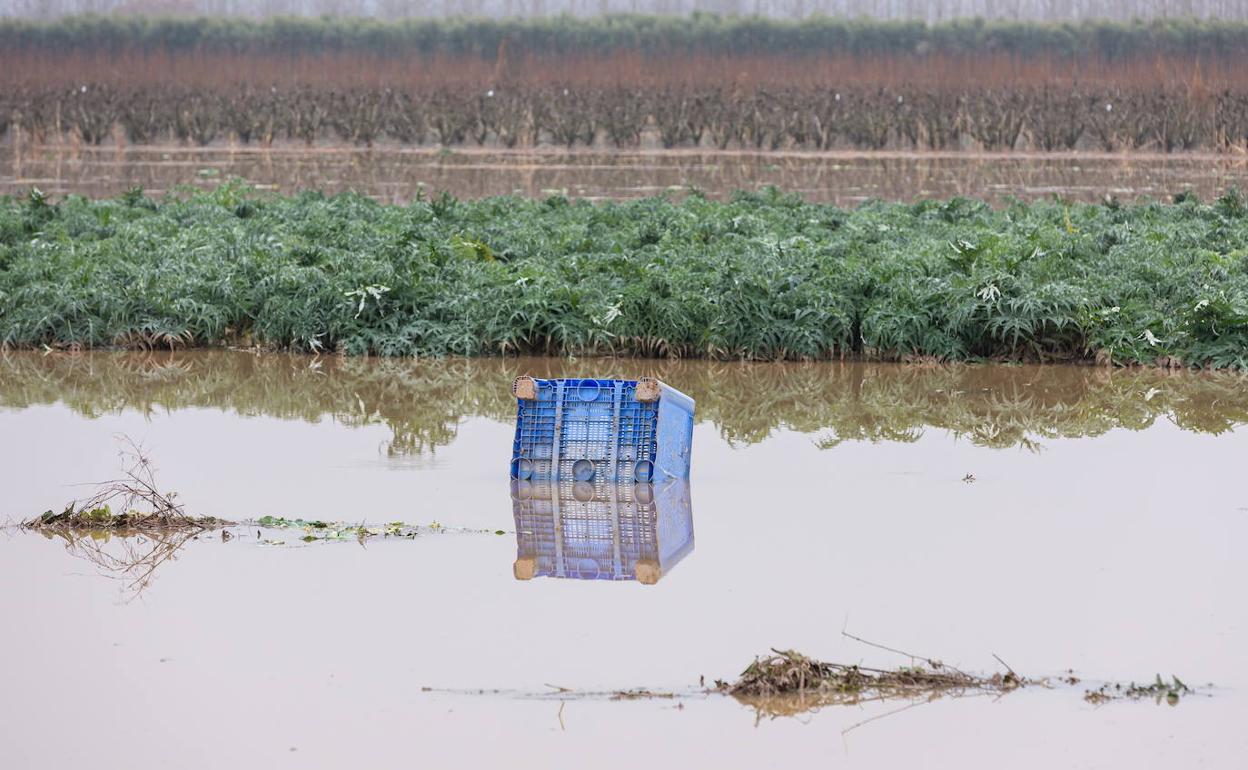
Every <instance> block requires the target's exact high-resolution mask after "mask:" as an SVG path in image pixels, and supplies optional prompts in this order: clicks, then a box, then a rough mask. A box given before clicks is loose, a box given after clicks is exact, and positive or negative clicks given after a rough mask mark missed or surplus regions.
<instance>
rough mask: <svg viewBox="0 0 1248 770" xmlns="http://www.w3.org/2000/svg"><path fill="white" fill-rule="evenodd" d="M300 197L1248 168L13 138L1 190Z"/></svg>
mask: <svg viewBox="0 0 1248 770" xmlns="http://www.w3.org/2000/svg"><path fill="white" fill-rule="evenodd" d="M232 178H239V179H244V180H246V181H248V182H250V183H252V184H255V185H256V186H257V187H260V188H263V189H267V190H272V191H280V192H282V193H293V192H297V191H300V190H319V191H322V192H324V193H326V194H332V193H336V192H343V191H346V190H355V191H361V192H364V193H366V194H368V195H370V196H372V197H374V198H376V199H377V200H379V201H383V202H386V203H396V204H405V203H408V202H410V201H411V200H412V199H413V198H414V197H416V196H418V195H426V196H433V195H437V194H438V193H441V192H449V193H450V194H452V195H455V196H458V197H466V198H479V197H485V196H493V195H510V194H519V195H525V196H530V197H544V196H549V195H564V196H567V197H570V198H583V199H589V200H620V199H629V198H641V197H646V196H651V195H658V194H661V193H670V194H674V195H683V194H685V193H688V192H690V191H692V190H695V189H696V190H701V191H703V192H705V193H707V194H709V195H712V196H715V197H726V196H728V195H730V194H731V193H732V192H733V191H735V190H757V189H760V188H763V187H766V186H769V185H775V186H779V187H781V188H782V189H784V190H785V191H786V192H789V193H795V194H798V195H801V196H802V197H803V198H804V199H806V200H810V201H816V202H828V203H833V204H836V205H838V206H854V205H857V204H859V203H861V202H863V201H865V200H868V199H872V198H880V199H885V200H899V201H914V200H922V199H925V198H949V197H952V196H958V195H963V196H973V197H976V198H981V199H984V200H987V201H989V202H991V203H994V204H1005V203H1007V202H1008V201H1009V200H1011V199H1014V198H1019V199H1023V200H1029V199H1035V198H1043V197H1047V196H1052V195H1060V196H1062V197H1065V198H1069V199H1072V200H1084V201H1101V200H1104V199H1105V198H1106V197H1112V198H1118V199H1121V200H1131V199H1134V198H1136V197H1138V196H1143V197H1148V198H1152V199H1156V200H1166V199H1169V198H1170V197H1171V196H1173V195H1176V194H1178V193H1183V192H1191V193H1194V194H1196V195H1197V196H1199V197H1201V198H1202V199H1206V200H1208V199H1212V198H1216V197H1217V196H1219V195H1221V194H1223V193H1225V192H1226V190H1227V189H1228V188H1230V187H1232V186H1238V187H1240V188H1245V187H1248V161H1246V160H1245V159H1244V158H1243V157H1242V156H1227V155H1212V154H1198V153H1192V154H1161V153H1150V152H1130V153H1105V152H1080V153H1026V152H1012V153H977V152H925V153H916V152H873V153H862V152H854V151H835V152H801V151H780V152H750V151H706V150H652V151H646V150H613V151H603V150H588V149H587V150H578V151H561V150H557V149H551V148H545V149H533V150H490V149H454V150H452V149H430V148H405V147H398V146H385V145H382V146H378V147H374V148H351V147H343V146H334V147H304V146H302V145H290V144H286V145H278V146H273V147H254V146H246V147H243V146H210V147H185V146H158V147H152V146H118V147H98V146H91V145H79V146H67V145H49V146H40V145H33V146H32V145H29V144H28V145H27V146H24V147H22V146H18V145H15V144H14V142H12V141H6V142H3V143H0V194H12V195H21V194H24V193H26V192H28V191H29V189H30V188H31V187H37V188H39V189H40V190H42V191H43V192H45V193H48V194H50V195H54V196H58V197H59V196H63V195H66V194H69V193H74V194H78V195H89V196H104V197H107V196H116V195H120V194H121V193H123V192H125V191H126V190H128V189H130V188H132V187H135V186H138V187H142V188H143V189H144V190H145V191H146V192H147V193H148V194H150V195H161V194H164V193H166V192H171V191H176V190H177V189H179V188H180V187H193V188H215V187H217V186H218V185H219V184H220V183H221V182H222V181H224V180H226V179H232Z"/></svg>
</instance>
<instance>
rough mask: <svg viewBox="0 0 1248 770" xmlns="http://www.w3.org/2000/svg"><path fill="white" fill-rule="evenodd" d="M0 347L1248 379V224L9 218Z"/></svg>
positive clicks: (827, 217) (803, 208)
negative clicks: (823, 363)
mask: <svg viewBox="0 0 1248 770" xmlns="http://www.w3.org/2000/svg"><path fill="white" fill-rule="evenodd" d="M0 344H3V345H7V346H16V347H39V346H47V347H49V348H52V349H56V348H75V349H76V348H81V347H98V346H127V347H140V348H162V347H163V348H178V347H186V346H204V345H236V346H263V347H267V348H283V349H291V350H299V351H309V352H321V351H325V352H329V351H336V352H341V353H345V354H379V355H383V356H428V355H489V354H513V353H525V352H528V353H540V354H576V355H592V354H603V355H609V354H618V355H642V356H659V357H664V356H665V357H705V358H712V359H733V360H736V359H768V360H774V359H826V358H843V357H845V358H851V357H852V358H865V359H885V360H906V361H916V360H918V361H955V360H1003V361H1035V362H1053V361H1083V362H1100V363H1103V364H1109V363H1116V364H1149V365H1159V366H1163V367H1188V366H1199V367H1209V368H1241V369H1242V368H1248V205H1245V203H1244V199H1243V198H1242V197H1241V196H1240V195H1239V194H1238V193H1236V192H1234V191H1232V192H1230V193H1228V194H1226V195H1224V196H1223V197H1222V198H1220V199H1218V200H1216V201H1213V202H1210V203H1202V202H1199V201H1196V200H1193V199H1191V198H1185V199H1184V200H1183V201H1182V202H1179V203H1166V204H1163V203H1138V204H1120V203H1118V202H1116V201H1112V202H1110V203H1107V204H1106V205H1091V204H1068V203H1066V202H1063V201H1060V200H1050V201H1042V202H1037V203H1034V204H1024V203H1016V204H1014V205H1011V206H1009V207H1008V208H1006V209H1004V210H993V209H991V208H989V207H988V206H987V205H985V204H983V203H980V202H976V201H970V200H966V199H954V200H950V201H924V202H921V203H917V204H914V205H905V204H889V203H879V202H872V203H868V204H865V205H863V206H862V207H860V208H857V209H854V210H844V209H839V208H836V207H834V206H828V205H820V204H812V203H807V202H804V201H802V200H801V199H799V198H797V197H795V196H789V195H783V194H781V193H779V192H777V191H775V190H769V191H765V192H762V193H740V194H738V195H737V196H736V197H735V198H734V199H733V200H732V201H729V202H718V201H711V200H707V199H704V198H702V197H700V196H698V195H693V196H690V197H689V198H687V199H685V200H683V201H681V202H674V201H670V200H667V199H664V198H651V199H645V200H639V201H633V202H628V203H603V204H591V203H588V202H575V203H572V202H569V201H567V200H566V199H564V198H560V197H554V198H549V199H547V200H544V201H537V200H530V199H525V198H518V197H501V198H487V199H482V200H476V201H458V200H455V199H454V198H450V197H448V196H441V197H438V198H435V199H433V200H419V201H416V202H413V203H412V204H410V205H408V206H387V205H382V204H379V203H376V202H375V201H372V200H369V199H367V198H364V197H362V196H359V195H354V194H343V195H338V196H334V197H332V198H326V197H323V196H321V195H318V194H315V193H306V194H303V195H299V196H296V197H289V198H282V197H272V198H266V197H261V196H259V195H258V194H257V193H256V192H255V191H253V190H251V189H249V188H247V187H244V186H240V185H237V184H225V185H222V186H221V187H219V188H218V189H217V190H215V191H213V192H211V193H196V194H193V195H190V197H188V198H187V199H176V198H173V197H167V198H164V199H162V200H160V201H154V200H150V199H148V198H145V197H143V196H142V195H141V194H138V193H136V194H134V195H130V196H126V197H124V198H122V199H118V200H99V201H89V200H86V199H83V198H77V197H71V198H69V199H67V200H65V201H63V202H60V203H52V202H50V201H48V200H47V199H46V198H44V197H43V196H38V195H31V196H29V197H28V198H27V199H25V200H13V199H6V200H4V201H3V202H0Z"/></svg>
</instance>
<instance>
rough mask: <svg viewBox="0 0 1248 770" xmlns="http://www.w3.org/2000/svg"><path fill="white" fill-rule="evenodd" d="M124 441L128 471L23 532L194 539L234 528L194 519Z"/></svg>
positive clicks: (133, 444) (215, 520) (123, 454)
mask: <svg viewBox="0 0 1248 770" xmlns="http://www.w3.org/2000/svg"><path fill="white" fill-rule="evenodd" d="M120 440H121V442H122V445H123V448H122V450H121V453H120V455H121V458H122V463H123V466H124V469H123V472H122V477H121V478H117V479H112V480H109V481H104V482H100V483H99V484H97V485H96V490H95V492H94V494H92V495H91V496H89V497H87V498H85V499H83V500H76V501H73V502H70V503H68V504H67V505H66V506H65V508H64V509H62V510H61V511H60V512H57V511H52V510H49V511H45V512H44V513H43V514H41V515H39V516H36V517H34V518H31V519H27V520H26V521H24V522H22V527H23V528H24V529H31V530H36V531H40V532H47V533H71V534H72V533H91V532H116V533H118V534H142V533H171V532H183V533H189V534H191V535H194V534H197V533H199V532H202V531H204V530H209V529H219V528H221V527H224V526H228V525H230V524H232V523H233V522H230V521H225V520H223V519H218V518H215V517H212V516H192V515H190V514H188V513H187V512H186V509H185V508H184V507H183V506H182V504H181V503H179V502H177V501H176V498H177V493H176V492H161V491H160V489H159V487H158V486H157V484H156V469H155V466H153V465H152V461H151V459H150V458H148V457H147V455H145V454H144V453H143V450H142V448H141V447H140V446H139V445H138V444H137V443H136V442H134V441H133V440H132V439H130V438H127V437H122V438H121V439H120ZM114 505H116V506H117V510H116V511H114V510H113V506H114ZM175 550H176V549H175Z"/></svg>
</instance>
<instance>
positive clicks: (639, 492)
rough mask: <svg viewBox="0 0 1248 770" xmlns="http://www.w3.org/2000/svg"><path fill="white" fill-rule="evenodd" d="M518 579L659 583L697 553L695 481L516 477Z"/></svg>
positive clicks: (515, 508)
mask: <svg viewBox="0 0 1248 770" xmlns="http://www.w3.org/2000/svg"><path fill="white" fill-rule="evenodd" d="M511 497H512V510H513V513H514V515H515V520H516V561H515V564H514V565H513V572H514V574H515V577H516V579H517V580H531V579H532V578H534V577H555V578H570V579H575V580H636V581H637V582H639V583H645V584H653V583H656V582H658V580H659V579H660V578H661V577H663V576H665V575H667V574H668V573H669V572H671V570H672V568H673V567H675V566H676V563H677V562H679V561H680V560H681V559H683V558H684V557H685V556H686V555H688V553H689V552H690V551H692V550H693V509H692V506H691V505H690V501H689V484H688V482H686V481H685V480H683V479H671V480H669V481H668V482H667V483H665V484H657V485H656V484H611V485H607V486H606V487H602V486H595V485H594V484H592V483H590V482H587V481H578V482H576V483H574V484H572V485H571V486H570V487H569V486H566V485H560V486H555V485H552V484H546V483H542V482H537V483H534V482H529V481H513V482H512V487H511Z"/></svg>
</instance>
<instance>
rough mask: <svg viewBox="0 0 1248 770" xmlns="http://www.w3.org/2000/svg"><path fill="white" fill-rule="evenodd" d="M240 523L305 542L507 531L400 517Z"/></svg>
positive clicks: (274, 519)
mask: <svg viewBox="0 0 1248 770" xmlns="http://www.w3.org/2000/svg"><path fill="white" fill-rule="evenodd" d="M244 523H245V524H250V525H255V526H257V527H263V528H265V529H286V530H289V529H294V530H302V531H303V536H302V537H300V538H299V539H300V540H301V541H303V542H305V543H316V542H332V541H339V540H354V541H357V542H361V543H362V542H364V541H365V540H368V539H369V538H374V537H381V538H401V539H407V540H411V539H414V538H417V537H420V536H422V535H446V534H477V535H482V534H493V535H505V534H507V532H506V530H501V529H472V528H467V527H446V526H443V525H442V524H439V523H438V522H436V521H435V522H433V523H432V524H427V525H420V524H407V523H405V522H402V521H392V522H390V523H388V524H382V525H372V524H346V523H343V522H336V521H321V520H319V519H310V520H309V519H287V518H282V517H279V516H262V517H260V518H259V519H256V520H255V521H249V522H244ZM262 542H264V543H266V544H269V545H276V544H279V543H280V542H281V541H273V540H268V541H262Z"/></svg>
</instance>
